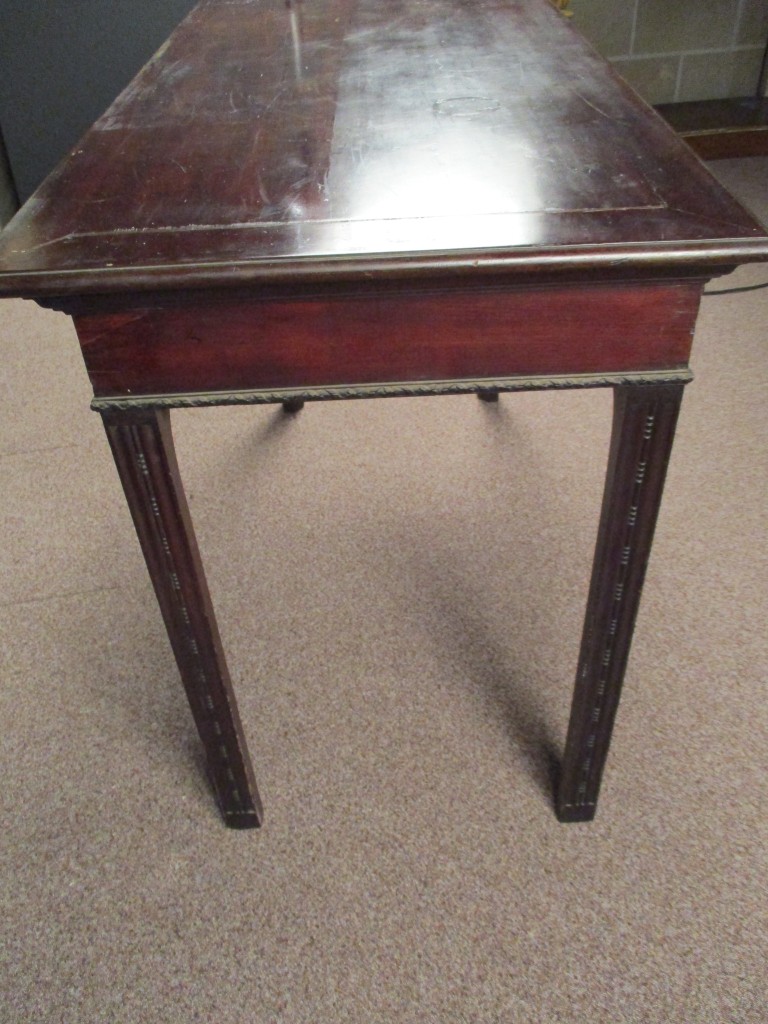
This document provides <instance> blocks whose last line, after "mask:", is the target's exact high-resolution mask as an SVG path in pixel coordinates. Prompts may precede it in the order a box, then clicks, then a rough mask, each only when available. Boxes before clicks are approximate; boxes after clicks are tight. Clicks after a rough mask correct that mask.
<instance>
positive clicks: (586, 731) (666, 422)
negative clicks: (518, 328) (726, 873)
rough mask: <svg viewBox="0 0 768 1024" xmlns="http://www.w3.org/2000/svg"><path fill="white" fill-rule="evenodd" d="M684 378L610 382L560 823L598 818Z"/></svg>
mask: <svg viewBox="0 0 768 1024" xmlns="http://www.w3.org/2000/svg"><path fill="white" fill-rule="evenodd" d="M682 393H683V385H682V384H668V385H638V384H635V385H628V386H621V387H618V388H616V389H615V392H614V419H613V432H612V438H611V451H610V456H609V462H608V472H607V476H606V483H605V494H604V497H603V509H602V515H601V519H600V528H599V532H598V537H597V546H596V549H595V559H594V564H593V569H592V582H591V584H590V592H589V600H588V603H587V612H586V618H585V623H584V633H583V636H582V644H581V654H580V658H579V667H578V670H577V676H576V685H575V688H574V694H573V703H572V706H571V718H570V723H569V726H568V737H567V740H566V746H565V755H564V757H563V764H562V770H561V773H560V782H559V787H558V793H557V801H556V804H557V816H558V818H559V820H560V821H589V820H591V819H592V818H593V817H594V814H595V810H596V807H597V798H598V793H599V790H600V781H601V778H602V774H603V768H604V767H605V761H606V758H607V756H608V747H609V744H610V740H611V732H612V730H613V723H614V719H615V717H616V711H617V708H618V704H619V696H620V694H621V686H622V682H623V679H624V672H625V669H626V666H627V660H628V657H629V648H630V644H631V641H632V633H633V630H634V625H635V618H636V615H637V610H638V606H639V603H640V593H641V590H642V586H643V579H644V577H645V570H646V565H647V563H648V558H649V555H650V550H651V541H652V539H653V532H654V528H655V525H656V518H657V515H658V511H659V505H660V502H661V495H662V491H663V488H664V478H665V475H666V471H667V464H668V462H669V456H670V453H671V449H672V441H673V438H674V433H675V425H676V423H677V417H678V412H679V409H680V402H681V399H682Z"/></svg>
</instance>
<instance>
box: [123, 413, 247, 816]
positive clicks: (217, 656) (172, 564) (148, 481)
mask: <svg viewBox="0 0 768 1024" xmlns="http://www.w3.org/2000/svg"><path fill="white" fill-rule="evenodd" d="M103 418H104V426H105V428H106V431H107V437H108V438H109V443H110V446H111V448H112V454H113V455H114V457H115V464H116V465H117V470H118V473H119V474H120V480H121V482H122V485H123V489H124V490H125V496H126V498H127V499H128V505H129V507H130V510H131V515H132V516H133V522H134V525H135V527H136V532H137V534H138V536H139V541H140V542H141V547H142V551H143V552H144V558H145V559H146V563H147V567H148V568H149V574H150V576H151V578H152V583H153V585H154V588H155V593H156V594H157V600H158V603H159V605H160V610H161V612H162V614H163V620H164V621H165V626H166V629H167V630H168V637H169V639H170V641H171V646H172V647H173V653H174V655H175V656H176V663H177V664H178V666H179V672H180V673H181V678H182V681H183V683H184V688H185V689H186V691H187V697H188V699H189V706H190V708H191V709H192V714H193V716H194V719H195V724H196V725H197V729H198V732H199V734H200V738H201V740H202V741H203V746H204V748H205V753H206V761H207V766H208V774H209V777H210V779H211V783H212V785H213V789H214V792H215V794H216V800H217V802H218V804H219V808H220V809H221V812H222V814H223V816H224V820H225V821H226V823H227V824H228V825H230V826H232V827H234V828H254V827H256V826H258V825H260V824H261V819H262V808H261V801H260V800H259V794H258V791H257V789H256V783H255V781H254V778H253V771H252V769H251V764H250V759H249V757H248V748H247V746H246V742H245V737H244V735H243V730H242V726H241V724H240V718H239V716H238V713H237V704H236V702H235V695H234V693H233V691H232V684H231V682H230V678H229V672H228V670H227V665H226V661H225V659H224V652H223V650H222V647H221V639H220V637H219V631H218V628H217V626H216V618H215V616H214V613H213V607H212V605H211V599H210V596H209V594H208V587H207V584H206V582H205V574H204V572H203V567H202V564H201V562H200V554H199V552H198V549H197V543H196V541H195V535H194V531H193V529H192V521H191V519H190V515H189V509H188V507H187V502H186V498H185V495H184V488H183V486H182V484H181V479H180V477H179V468H178V465H177V462H176V455H175V452H174V447H173V438H172V436H171V424H170V416H169V413H168V412H167V411H162V410H161V411H155V410H153V409H146V410H142V411H140V412H134V413H120V414H118V415H115V414H112V413H108V412H107V413H104V414H103Z"/></svg>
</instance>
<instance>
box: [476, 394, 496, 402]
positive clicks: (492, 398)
mask: <svg viewBox="0 0 768 1024" xmlns="http://www.w3.org/2000/svg"><path fill="white" fill-rule="evenodd" d="M477 397H478V398H479V399H480V401H481V402H498V400H499V392H498V391H478V392H477Z"/></svg>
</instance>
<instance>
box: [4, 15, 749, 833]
mask: <svg viewBox="0 0 768 1024" xmlns="http://www.w3.org/2000/svg"><path fill="white" fill-rule="evenodd" d="M765 259H768V238H767V237H766V234H765V231H764V230H763V228H761V227H760V225H758V224H757V223H756V222H755V221H754V220H753V219H752V218H751V217H750V216H749V215H748V214H746V213H745V212H744V210H743V209H742V208H741V207H740V206H739V205H738V204H737V203H736V202H735V201H734V200H733V199H732V198H731V197H730V196H729V195H728V194H727V193H726V192H725V191H724V190H723V189H722V188H721V187H720V186H719V185H718V184H717V183H716V182H715V181H714V180H713V179H712V178H711V177H710V175H709V174H708V172H707V171H706V170H705V168H704V167H703V166H702V165H701V164H700V163H699V162H698V161H697V160H696V158H695V157H694V156H692V155H691V154H690V153H689V152H688V151H687V149H686V148H685V146H684V145H683V144H682V143H681V142H680V141H679V140H678V139H677V138H676V137H675V135H674V134H673V133H672V131H671V130H670V129H669V128H667V127H666V125H665V124H664V123H663V122H662V121H661V120H660V119H659V118H658V117H656V115H655V114H654V113H653V112H652V111H651V110H650V109H649V108H648V107H646V106H645V105H644V104H643V103H642V102H641V101H640V100H638V98H637V97H636V96H635V95H634V94H633V93H632V92H631V91H630V90H629V89H628V88H627V87H626V86H625V85H624V84H623V83H622V82H621V80H620V79H618V78H617V76H616V75H615V74H614V73H613V72H612V71H611V69H610V68H609V67H608V65H606V64H605V63H604V62H603V61H602V60H601V59H600V58H598V57H597V56H596V55H595V54H594V52H593V51H592V50H590V49H589V47H588V46H586V44H585V43H584V42H583V41H582V39H581V38H580V37H579V36H578V35H577V33H576V32H575V31H573V29H572V28H571V27H570V26H569V25H568V24H567V23H566V22H565V21H564V20H563V19H562V18H561V17H560V16H559V15H558V14H557V13H556V11H555V10H554V8H553V7H552V6H551V5H550V4H549V3H548V2H547V0H473V2H472V3H467V2H466V0H396V2H392V3H382V2H381V0H305V2H303V3H302V2H301V0H203V2H202V3H200V4H199V5H198V6H197V7H196V8H195V10H194V11H193V12H192V13H191V14H190V15H189V17H188V18H187V19H186V20H185V21H184V22H183V23H182V24H181V25H180V27H179V28H178V29H177V30H176V32H174V34H173V35H172V36H171V38H170V40H169V41H168V43H167V44H166V45H165V46H164V47H163V48H162V49H161V50H160V51H159V52H158V53H157V54H156V56H155V57H154V58H153V59H152V60H151V61H150V63H149V64H148V65H147V66H146V67H145V68H144V69H143V71H142V72H141V73H140V74H139V76H138V77H137V78H136V79H135V81H134V82H133V83H132V84H131V85H129V86H128V88H127V89H126V90H125V92H123V94H122V95H121V96H120V97H119V98H118V99H117V100H116V102H115V103H114V104H113V105H112V107H111V108H110V109H109V110H108V111H107V113H106V114H105V115H104V116H103V117H102V118H101V119H100V120H99V121H98V122H97V123H96V125H94V127H93V128H92V129H91V131H90V132H89V133H88V134H87V135H86V136H85V138H84V139H83V140H82V141H81V142H80V144H79V145H78V146H77V147H76V148H75V150H74V151H73V152H72V153H71V154H70V155H69V156H68V157H67V159H66V160H65V161H64V162H63V163H62V164H61V165H60V166H59V167H58V169H57V170H56V171H55V173H54V174H53V175H52V176H51V177H50V178H49V179H48V180H47V181H46V182H45V184H44V185H43V186H42V187H41V188H40V190H39V191H38V192H37V193H36V194H35V195H34V196H33V197H32V199H31V200H30V201H29V202H28V203H27V205H26V206H25V207H24V209H23V210H22V211H21V212H20V213H19V214H18V216H17V217H16V218H15V219H14V220H13V221H12V223H11V225H10V226H9V227H8V229H7V230H6V232H4V233H3V235H2V236H0V294H4V295H15V296H26V297H29V298H32V299H35V300H37V301H38V302H40V303H42V304H43V305H48V306H53V307H55V308H58V309H61V310H64V311H65V312H67V313H69V314H70V315H71V316H72V317H73V318H74V322H75V325H76V328H77V332H78V335H79V338H80V342H81V345H82V352H83V358H84V360H85V365H86V368H87V370H88V374H89V375H90V379H91V381H92V384H93V389H94V394H95V398H94V402H93V407H94V408H95V409H96V410H98V411H99V412H100V413H101V415H102V417H103V419H104V423H105V426H106V430H107V434H108V437H109V442H110V444H111V446H112V451H113V453H114V457H115V462H116V464H117V469H118V472H119V474H120V478H121V480H122V484H123V487H124V489H125V493H126V496H127V499H128V503H129V505H130V508H131V512H132V515H133V519H134V522H135V524H136V529H137V531H138V534H139V538H140V540H141V544H142V548H143V551H144V555H145V558H146V562H147V566H148V568H149V572H150V575H151V577H152V582H153V584H154V587H155V591H156V593H157V598H158V601H159V603H160V607H161V609H162V613H163V617H164V620H165V624H166V627H167V629H168V635H169V637H170V640H171V644H172V645H173V650H174V653H175V656H176V660H177V662H178V665H179V669H180V672H181V676H182V679H183V681H184V686H185V687H186V691H187V695H188V697H189V703H190V706H191V708H192V713H193V715H194V717H195V721H196V724H197V728H198V730H199V733H200V737H201V739H202V742H203V744H204V747H205V750H206V754H207V763H208V767H209V771H210V776H211V779H212V782H213V787H214V789H215V792H216V798H217V800H218V803H219V807H220V808H221V811H222V814H223V815H224V819H225V821H226V822H227V824H229V825H233V826H238V827H248V826H254V825H258V824H259V823H260V821H261V816H262V811H261V806H260V802H259V797H258V793H257V790H256V785H255V782H254V779H253V774H252V771H251V766H250V762H249V758H248V753H247V750H246V744H245V740H244V737H243V731H242V728H241V725H240V721H239V719H238V714H237V709H236V706H235V699H234V695H233V692H232V688H231V685H230V681H229V678H228V675H227V669H226V665H225V661H224V654H223V652H222V649H221V643H220V640H219V636H218V632H217V629H216V624H215V620H214V615H213V610H212V607H211V603H210V599H209V596H208V592H207V589H206V584H205V580H204V576H203V570H202V567H201V564H200V558H199V555H198V551H197V546H196V543H195V537H194V534H193V531H192V524H191V522H190V518H189V513H188V510H187V505H186V502H185V498H184V492H183V489H182V484H181V480H180V478H179V473H178V469H177V465H176V460H175V457H174V452H173V443H172V440H171V431H170V421H169V410H170V409H173V408H176V407H182V406H193V405H194V406H197V405H211V406H213V405H222V404H226V403H240V402H283V403H284V404H285V405H286V408H287V409H289V410H293V411H295V410H296V409H298V408H300V406H301V404H302V403H303V402H304V401H305V400H307V399H332V398H364V397H381V396H387V395H425V394H430V395H440V394H453V393H457V392H477V393H479V394H480V395H481V397H485V398H486V399H489V400H493V399H494V398H495V397H497V396H498V393H499V392H501V391H517V390H527V389H533V388H579V387H612V388H613V389H614V396H615V401H614V407H615V415H614V424H613V437H612V444H611V450H610V457H609V465H608V474H607V481H606V486H605V498H604V503H603V510H602V518H601V521H600V529H599V535H598V541H597V550H596V553H595V561H594V570H593V575H592V583H591V587H590V591H589V598H588V605H587V612H586V625H585V628H584V636H583V641H582V647H581V655H580V658H579V663H578V669H577V675H576V686H575V692H574V698H573V707H572V712H571V720H570V727H569V730H568V737H567V741H566V747H565V754H564V758H563V764H562V770H561V776H560V781H559V786H558V792H557V797H556V804H557V813H558V816H559V817H560V819H561V820H562V821H577V820H578V821H581V820H587V819H590V818H592V817H593V815H594V813H595V806H596V801H597V795H598V788H599V785H600V779H601V774H602V769H603V765H604V762H605V758H606V754H607V750H608V744H609V740H610V735H611V729H612V725H613V721H614V716H615V713H616V708H617V704H618V700H619V692H620V689H621V683H622V678H623V675H624V669H625V666H626V663H627V657H628V653H629V646H630V640H631V637H632V630H633V625H634V621H635V615H636V612H637V608H638V602H639V599H640V590H641V586H642V582H643V576H644V573H645V567H646V562H647V559H648V555H649V551H650V546H651V538H652V534H653V529H654V523H655V520H656V515H657V512H658V508H659V501H660V498H661V492H662V486H663V482H664V475H665V470H666V466H667V461H668V458H669V453H670V447H671V445H672V438H673V434H674V429H675V421H676V419H677V415H678V409H679V406H680V400H681V396H682V392H683V388H684V386H685V384H686V383H687V382H688V381H689V379H690V374H689V371H688V368H687V366H688V356H689V352H690V347H691V336H692V333H693V328H694V323H695V320H696V314H697V309H698V305H699V298H700V295H701V291H702V288H703V286H704V284H705V282H706V281H707V280H709V279H710V278H712V277H713V276H715V275H718V274H722V273H725V272H727V271H729V270H732V269H733V268H734V267H735V266H736V265H738V264H740V263H743V262H745V261H749V260H765ZM542 585H545V584H544V581H542Z"/></svg>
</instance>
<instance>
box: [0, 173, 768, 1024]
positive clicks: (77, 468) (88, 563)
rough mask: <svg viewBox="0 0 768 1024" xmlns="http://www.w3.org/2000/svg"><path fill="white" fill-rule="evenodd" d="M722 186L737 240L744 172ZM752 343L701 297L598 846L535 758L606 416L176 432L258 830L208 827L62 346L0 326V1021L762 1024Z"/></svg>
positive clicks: (339, 407) (755, 340)
mask: <svg viewBox="0 0 768 1024" xmlns="http://www.w3.org/2000/svg"><path fill="white" fill-rule="evenodd" d="M715 169H716V171H717V173H718V174H720V175H722V176H723V178H724V179H725V180H726V181H727V182H729V183H730V185H731V187H732V188H733V189H734V190H736V191H738V192H739V193H740V194H741V195H742V196H743V197H744V198H745V199H746V200H747V201H750V202H752V203H753V205H755V207H756V208H757V209H759V210H761V211H762V215H763V216H764V217H767V218H768V160H762V159H752V160H745V161H738V162H728V163H720V164H718V165H715ZM761 280H768V266H766V267H753V268H747V269H744V270H741V271H739V272H738V273H737V274H736V275H734V276H732V277H730V278H726V279H724V280H722V281H721V282H719V283H718V284H717V285H716V286H717V287H726V286H736V285H746V284H750V283H755V282H758V281H761ZM766 312H768V290H767V291H757V292H752V293H750V292H747V293H744V294H740V295H733V296H721V297H712V298H708V299H706V300H705V302H704V305H703V311H702V316H701V320H700V326H699V329H698V331H697V337H696V343H695V346H694V359H693V367H694V371H695V372H696V375H697V379H696V381H695V382H694V384H693V385H692V386H691V387H690V388H689V389H688V392H687V395H686V399H685V401H684V404H683V414H682V420H681V425H680V432H679V439H678V443H677V446H676V450H675V453H674V456H673V462H672V466H671V469H670V477H669V482H668V489H667V495H666V500H665V505H664V508H663V510H662V515H661V519H660V523H659V529H658V535H657V542H656V545H655V549H654V554H653V558H652V562H651V566H650V570H649V576H648V582H647V586H646V592H645V596H644V600H643V604H642V607H641V614H640V619H639V623H638V628H637V632H636V639H635V644H634V649H633V655H632V658H631V662H630V669H629V673H628V678H627V686H626V690H625V696H624V699H623V703H622V707H621V709H620V712H619V720H618V724H617V728H616V733H615V736H614V744H613V748H612V754H611V758H610V760H609V765H608V769H607V774H606V779H605V784H604V788H603V793H602V798H601V806H600V808H599V810H598V817H597V820H596V821H595V822H594V823H593V824H591V825H559V824H558V823H557V821H556V820H555V817H554V814H553V812H552V809H551V804H550V796H549V789H548V786H549V782H548V770H549V765H548V756H549V755H548V751H550V750H554V751H555V753H557V752H559V751H560V750H561V747H562V743H563V738H564V734H565V725H566V718H567V711H568V704H569V699H570V689H571V682H572V675H573V670H574V663H575V658H576V652H577V646H578V640H579V633H580V627H581V615H582V610H583V604H584V600H585V595H586V586H587V577H588V571H589V565H590V560H591V554H592V551H591V549H592V545H593V543H594V536H595V529H596V525H597V512H598V506H599V496H600V491H601V487H602V475H603V469H604V463H605V457H606V451H607V440H608V428H609V419H610V395H609V394H608V393H607V392H591V393H582V394H578V393H571V394H555V395H529V396H508V397H504V398H503V399H502V401H501V402H500V404H499V407H498V408H494V407H491V406H487V405H484V404H481V403H480V402H478V401H477V400H476V399H474V398H473V397H459V398H440V399H436V398H435V399H408V400H406V399H391V400H389V401H377V402H348V403H326V404H317V405H313V406H307V408H306V409H305V410H304V412H302V413H301V414H300V415H299V416H298V417H297V418H295V419H288V418H285V417H284V416H283V415H282V413H281V412H280V411H279V410H276V409H274V408H243V409H232V410H208V411H195V412H185V413H178V414H175V415H174V425H175V432H176V437H177V444H178V448H179V454H180V459H181V463H182V470H183V471H184V473H185V477H186V481H187V486H188V491H189V495H190V500H191V506H192V510H193V514H194V517H195V521H196V524H197V528H198V534H199V538H200V542H201V547H202V549H203V555H204V558H205V560H206V564H207V567H208V572H209V578H210V583H211V589H212V591H213V595H214V600H215V603H216V605H217V608H218V614H219V620H220V625H221V629H222V633H223V636H224V640H225V645H226V649H227V651H228V655H229V661H230V667H231V669H232V674H233V677H234V680H235V684H236V687H237V691H238V694H239V701H240V707H241V711H242V716H243V719H244V724H245V729H246V733H247V735H248V738H249V742H250V745H251V750H252V753H253V757H254V761H255V764H256V771H257V775H258V778H259V782H260V786H261V790H262V795H263V797H264V801H265V804H266V822H265V825H264V828H263V829H262V830H261V831H258V832H230V831H228V830H226V829H225V828H224V827H223V826H222V825H221V824H220V822H219V819H218V817H217V815H216V812H215V809H214V806H213V803H212V800H211V797H210V795H209V792H208V790H207V786H206V784H205V782H204V779H203V775H202V772H201V766H200V753H199V750H198V745H197V740H196V737H195V734H194V731H193V726H192V722H191V718H190V715H189V713H188V710H187V708H186V705H185V702H184V699H183V695H182V689H181V685H180V683H179V680H178V677H177V673H176V670H175V667H174V664H173V662H172V659H171V655H170V651H169V648H168V645H167V642H166V638H165V635H164V632H163V628H162V625H161V620H160V616H159V613H158V612H157V610H156V607H155V604H154V599H153V596H152V593H151V590H150V586H149V582H148V579H147V577H146V574H145V570H144V565H143V562H142V559H141V556H140V552H139V548H138V544H137V542H136V540H135V537H134V534H133V530H132V527H131V524H130V520H129V517H128V513H127V510H126V508H125V506H124V502H123V499H122V496H121V492H120V489H119V485H118V481H117V477H116V474H115V471H114V468H113V466H112V464H111V461H110V456H109V454H108V451H107V445H106V441H105V439H104V436H103V433H102V430H101V425H100V421H99V419H98V417H97V416H96V415H95V414H93V413H90V412H89V411H88V400H89V389H88V384H87V381H86V378H85V373H84V370H83V369H82V364H81V360H80V356H79V352H78V349H77V343H76V340H75V336H74V333H73V330H72V328H71V326H70V325H69V322H68V320H67V319H66V318H65V317H64V316H63V315H61V314H57V313H54V312H48V311H44V310H41V309H38V308H37V307H35V306H34V305H32V304H27V303H23V302H11V303H3V304H0V346H2V356H1V358H0V374H1V375H2V376H1V382H2V410H1V415H2V434H1V437H0V453H1V454H2V458H0V475H1V478H0V517H1V520H2V552H1V555H0V568H1V572H2V591H1V592H0V638H1V639H2V663H1V671H2V686H1V687H0V702H2V716H3V719H2V720H3V723H4V724H3V730H2V741H1V743H2V748H1V749H2V765H3V782H2V788H1V793H2V813H3V827H2V876H1V877H2V915H1V919H0V958H1V960H2V968H1V971H0V973H1V975H2V978H1V980H0V986H1V987H2V992H1V1002H0V1020H1V1021H3V1022H9V1024H15V1022H34V1024H43V1022H46V1024H47V1022H62V1024H64V1022H66V1024H81V1022H99V1024H101V1022H113V1021H114V1022H148V1024H158V1022H165V1021H168V1022H177V1021H178V1022H185V1024H186V1022H193V1021H206V1022H208V1021H210V1022H214V1024H248V1022H256V1024H261V1022H265V1024H266V1022H280V1024H305V1022H306V1024H310V1022H311V1024H334V1022H337V1021H338V1022H347V1021H349V1022H354V1024H368V1022H371V1024H388V1022H398V1024H400V1022H402V1024H410V1022H447V1024H448V1022H451V1024H452V1022H472V1024H475V1022H482V1024H491V1022H494V1024H495V1022H500V1024H508V1022H509V1024H513V1022H526V1024H527V1022H536V1024H539V1022H540V1024H555V1022H568V1024H571V1022H573V1024H577V1022H578V1024H582V1022H585V1021H590V1022H605V1024H619V1022H633V1024H641V1022H642V1024H646V1022H648V1024H651V1022H653V1024H656V1022H658V1024H662V1022H663V1024H675V1022H681V1024H683V1022H684V1024H709V1022H711V1024H724V1022H728V1024H765V1021H766V1020H768V1009H767V1007H768V975H767V973H766V960H767V959H768V937H767V934H766V932H767V927H768V898H767V895H766V885H767V883H766V878H768V855H767V853H766V849H767V845H766V841H767V840H768V829H767V828H766V804H767V803H768V785H767V784H766V767H767V766H766V761H767V760H768V754H767V751H768V700H767V699H766V677H768V648H767V644H766V629H765V621H766V617H767V611H768V607H767V606H768V593H767V591H768V562H767V559H766V544H765V514H766V513H765V510H766V506H768V486H767V481H768V466H767V459H766V430H767V428H768V416H767V415H766V382H767V381H768V350H767V349H766V341H767V340H768V338H767V337H766Z"/></svg>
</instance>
